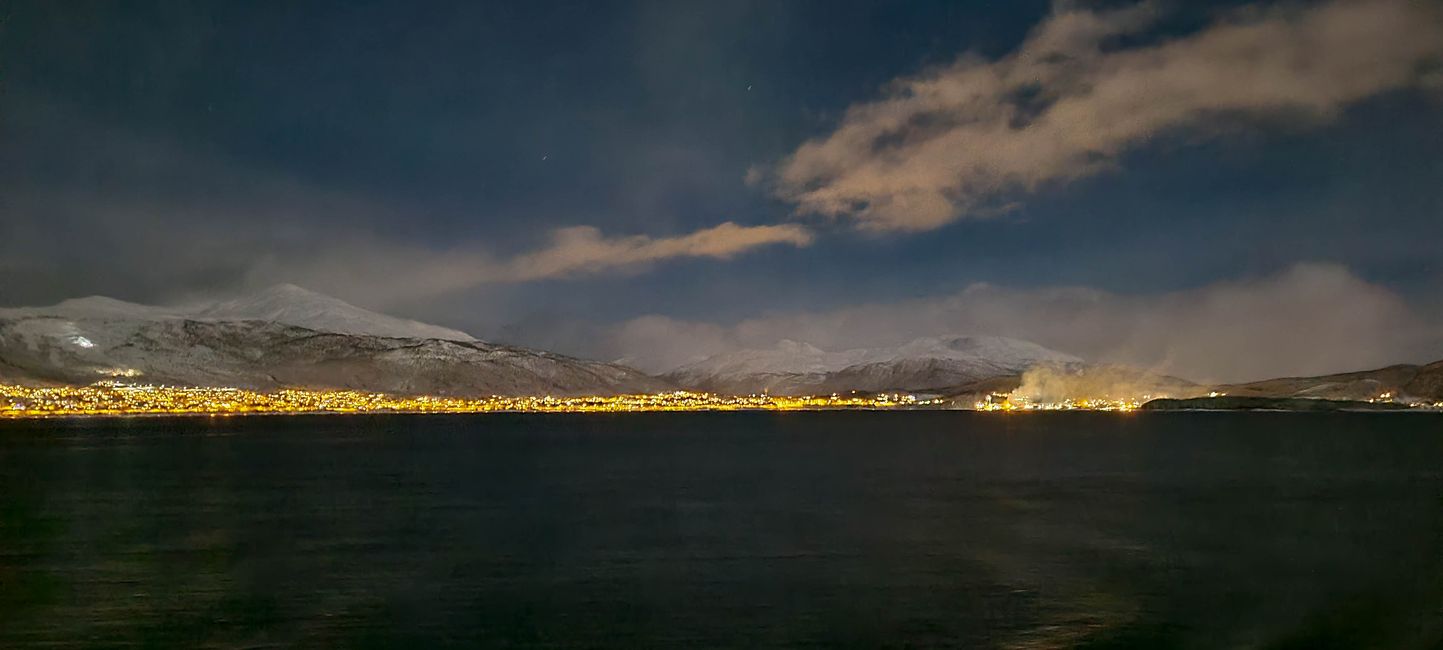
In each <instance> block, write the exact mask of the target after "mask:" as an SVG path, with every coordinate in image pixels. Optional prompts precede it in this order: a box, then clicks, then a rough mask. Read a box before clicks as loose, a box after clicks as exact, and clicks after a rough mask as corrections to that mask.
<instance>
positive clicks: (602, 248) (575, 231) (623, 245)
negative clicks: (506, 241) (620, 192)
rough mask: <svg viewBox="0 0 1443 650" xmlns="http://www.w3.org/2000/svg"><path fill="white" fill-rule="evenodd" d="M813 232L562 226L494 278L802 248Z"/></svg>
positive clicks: (525, 277)
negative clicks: (629, 232)
mask: <svg viewBox="0 0 1443 650" xmlns="http://www.w3.org/2000/svg"><path fill="white" fill-rule="evenodd" d="M811 243H812V234H811V232H809V231H808V230H807V229H805V228H803V227H801V226H797V225H793V224H786V225H776V226H740V225H737V224H735V223H732V222H727V223H723V224H721V225H719V226H714V227H711V228H705V229H702V230H697V231H695V232H691V233H687V234H685V235H679V236H676V237H660V238H653V237H648V236H645V235H633V236H629V237H606V236H604V235H603V234H602V233H601V231H600V230H598V229H596V228H594V227H591V226H574V227H570V228H561V229H558V230H556V231H555V232H554V233H553V234H552V240H551V244H550V245H549V246H547V247H545V248H543V249H541V250H539V251H535V252H532V253H527V254H524V255H520V256H518V257H516V258H514V259H512V260H510V261H509V262H508V263H506V264H505V267H504V271H503V272H502V273H500V275H499V276H498V278H497V280H502V281H511V282H523V281H527V280H539V279H545V278H555V277H564V276H568V275H577V274H583V273H595V272H599V271H605V270H608V269H614V268H624V267H634V266H638V265H644V264H648V263H652V262H659V261H662V260H667V259H673V258H685V257H707V258H713V259H729V258H732V257H735V256H737V255H739V254H741V253H744V252H746V251H749V250H751V249H753V248H757V247H760V246H770V245H775V244H790V245H792V246H807V245H809V244H811Z"/></svg>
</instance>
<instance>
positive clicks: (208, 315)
mask: <svg viewBox="0 0 1443 650" xmlns="http://www.w3.org/2000/svg"><path fill="white" fill-rule="evenodd" d="M20 318H51V319H61V320H69V321H77V320H85V321H110V322H114V321H146V322H148V321H161V320H195V321H212V322H226V321H240V320H257V321H265V322H268V323H280V324H282V325H295V326H296V327H304V328H306V329H312V330H316V331H318V332H335V333H338V334H369V335H371V336H390V337H395V338H414V339H443V340H447V341H475V340H476V339H475V337H472V336H471V335H470V334H467V333H465V332H461V331H458V330H453V329H450V328H446V327H441V326H439V325H431V324H428V323H421V322H418V321H413V320H407V319H404V318H396V317H395V316H387V315H385V314H378V313H376V312H373V311H367V310H365V309H361V308H360V307H357V306H355V305H352V304H350V303H348V302H345V301H343V300H340V299H339V298H332V297H330V296H327V295H323V294H319V293H316V292H314V291H309V290H307V289H302V288H301V287H298V286H295V285H293V284H279V285H276V286H273V287H270V288H268V289H263V290H261V291H258V292H256V293H252V294H248V295H244V296H240V297H237V298H234V299H231V300H225V301H221V302H213V303H201V304H194V305H187V306H179V307H155V306H151V305H139V304H136V303H132V302H125V301H123V300H116V299H114V298H106V297H104V296H90V297H87V298H73V299H70V300H66V301H64V302H61V303H59V304H56V305H51V306H49V307H12V308H8V309H0V319H20Z"/></svg>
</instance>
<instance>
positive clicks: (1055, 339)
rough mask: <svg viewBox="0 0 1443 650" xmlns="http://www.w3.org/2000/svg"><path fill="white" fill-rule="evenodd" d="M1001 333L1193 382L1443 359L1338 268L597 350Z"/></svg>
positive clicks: (871, 308) (783, 324)
mask: <svg viewBox="0 0 1443 650" xmlns="http://www.w3.org/2000/svg"><path fill="white" fill-rule="evenodd" d="M958 334H992V335H1001V336H1009V337H1013V338H1019V339H1025V340H1029V341H1033V342H1036V343H1039V344H1042V345H1045V346H1047V347H1051V348H1054V349H1057V350H1061V351H1064V352H1069V353H1072V354H1076V355H1078V356H1081V357H1084V358H1087V359H1090V360H1094V361H1110V362H1117V363H1124V364H1129V365H1134V366H1139V367H1143V368H1147V369H1151V370H1155V371H1158V372H1162V373H1171V374H1176V375H1179V376H1182V377H1186V378H1189V379H1195V380H1200V381H1206V380H1247V379H1259V378H1264V377H1275V376H1281V375H1312V374H1319V373H1326V372H1338V371H1347V370H1359V369H1366V368H1370V367H1378V366H1383V365H1387V364H1390V363H1400V362H1420V361H1432V360H1435V359H1437V358H1439V357H1443V337H1440V334H1443V330H1440V328H1439V327H1438V326H1437V324H1436V323H1435V324H1429V323H1428V322H1427V321H1426V319H1424V318H1422V317H1421V316H1419V315H1418V314H1417V313H1415V312H1414V311H1413V310H1412V309H1411V308H1410V307H1409V306H1408V305H1407V304H1406V303H1405V301H1404V300H1403V299H1402V298H1401V297H1400V296H1399V295H1398V294H1396V293H1394V292H1393V291H1391V290H1389V289H1387V288H1385V287H1382V286H1379V285H1377V284H1372V283H1369V282H1367V281H1364V280H1362V279H1360V278H1358V277H1357V276H1355V275H1353V274H1352V273H1351V272H1349V271H1348V270H1347V269H1345V268H1343V267H1340V266H1335V265H1329V264H1299V265H1297V266H1294V267H1292V268H1290V269H1287V270H1286V271H1284V272H1281V273H1279V274H1276V275H1273V276H1269V277H1263V278H1256V279H1250V280H1242V281H1228V282H1220V283H1216V284H1212V285H1207V286H1203V287H1199V288H1196V289H1190V290H1185V291H1178V292H1171V293H1163V294H1142V295H1127V294H1118V293H1112V292H1107V291H1100V290H1096V289H1089V288H1081V287H1044V288H1035V289H1019V288H1010V287H1001V286H995V285H989V284H974V285H971V286H968V287H966V288H965V289H963V290H962V291H959V292H957V293H954V294H950V295H942V296H936V297H930V298H919V299H914V300H907V301H900V302H891V303H872V304H864V305H858V306H853V307H847V308H843V309H837V310H833V311H825V312H793V313H777V314H770V315H766V316H761V317H757V318H752V319H749V320H745V321H742V322H739V323H736V324H734V325H730V326H725V327H723V326H718V325H713V324H706V323H695V322H686V321H678V320H674V319H670V318H666V317H662V316H647V317H643V318H637V319H634V320H631V321H628V322H626V323H623V324H621V325H620V326H618V327H616V328H615V329H614V330H613V331H612V332H611V333H610V335H609V337H606V338H604V339H602V340H604V344H605V345H608V346H610V348H609V349H604V350H592V351H589V352H590V353H592V354H594V355H597V356H601V357H604V358H625V359H627V360H628V361H629V362H631V363H634V364H636V365H637V366H638V367H641V368H643V369H646V370H652V371H663V370H668V369H671V368H674V367H676V366H679V365H683V364H685V363H689V362H691V361H695V360H697V357H698V356H702V357H704V356H709V355H711V354H716V353H718V352H723V351H727V350H734V349H739V348H762V347H772V346H774V345H776V343H777V342H778V341H780V340H783V339H796V340H801V341H806V342H808V343H811V344H814V345H817V346H819V347H822V348H824V349H846V348H853V347H866V346H880V345H896V344H899V343H903V342H905V341H908V340H910V339H913V338H917V337H922V336H943V335H958Z"/></svg>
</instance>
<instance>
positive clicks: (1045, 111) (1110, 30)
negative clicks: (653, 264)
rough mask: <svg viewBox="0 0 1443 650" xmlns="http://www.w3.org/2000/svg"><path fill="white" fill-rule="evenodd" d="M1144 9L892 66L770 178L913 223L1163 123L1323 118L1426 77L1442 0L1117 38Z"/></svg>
mask: <svg viewBox="0 0 1443 650" xmlns="http://www.w3.org/2000/svg"><path fill="white" fill-rule="evenodd" d="M1155 14H1156V12H1155V11H1154V9H1153V7H1152V6H1151V5H1149V4H1142V5H1136V6H1132V7H1129V8H1126V9H1122V10H1116V11H1111V12H1094V11H1088V10H1084V9H1079V8H1076V7H1075V6H1073V5H1072V4H1071V3H1065V4H1059V5H1058V6H1057V8H1056V9H1055V10H1054V12H1053V13H1052V15H1051V16H1050V17H1048V18H1047V19H1046V20H1045V21H1044V22H1042V23H1041V24H1040V25H1038V26H1037V27H1036V28H1035V29H1034V30H1033V32H1032V33H1031V35H1030V36H1029V37H1028V38H1027V39H1026V40H1025V41H1024V42H1023V43H1022V45H1021V46H1020V47H1019V48H1018V49H1017V50H1016V51H1015V52H1013V53H1012V54H1010V55H1008V56H1005V57H1002V58H1000V59H997V60H991V61H989V60H984V59H982V58H979V57H977V56H975V55H968V56H964V57H962V58H961V59H960V60H959V61H957V62H955V63H953V64H951V65H949V66H946V67H942V68H939V69H935V70H931V71H927V72H923V73H921V74H919V75H917V76H914V77H909V78H902V79H898V80H896V81H894V82H893V83H892V84H891V86H890V89H889V90H888V91H887V93H886V94H885V96H884V97H882V98H881V99H878V100H876V101H872V102H868V103H864V104H859V105H854V106H852V107H851V108H849V109H848V110H847V112H846V114H845V116H844V117H843V118H842V120H841V123H840V124H839V125H838V126H837V128H836V129H835V130H834V131H832V132H831V133H829V134H827V135H825V136H823V137H820V138H816V139H813V140H810V141H808V142H806V143H804V144H802V145H801V146H800V147H799V148H798V149H797V150H796V151H795V152H793V153H792V154H791V155H790V156H789V157H787V158H786V159H784V160H783V161H781V162H780V164H779V165H778V167H777V169H775V170H774V178H773V179H772V182H773V184H774V189H775V192H776V194H777V195H778V196H779V197H780V198H782V199H784V200H786V201H789V202H791V203H793V204H795V206H796V210H797V211H798V212H799V213H802V214H819V215H824V216H829V217H837V218H846V219H850V220H853V221H854V222H855V223H856V224H857V225H858V226H859V227H861V228H864V229H871V230H900V231H920V230H929V229H932V228H936V227H939V226H941V225H944V224H946V223H948V222H951V221H953V220H956V219H958V218H962V217H969V216H970V217H982V216H985V215H986V213H987V209H988V208H989V206H990V205H991V204H992V203H994V202H1003V203H1005V202H1006V200H1007V197H1008V196H1009V195H1012V194H1016V193H1025V192H1031V191H1035V190H1037V189H1039V188H1040V187H1042V186H1045V185H1048V184H1055V183H1062V182H1066V181H1069V180H1072V179H1077V178H1080V177H1084V176H1088V175H1091V174H1095V173H1098V172H1099V171H1102V170H1105V169H1108V168H1110V167H1112V166H1114V165H1116V162H1117V159H1118V156H1119V155H1120V154H1122V153H1123V152H1125V151H1127V150H1128V149H1130V148H1134V147H1137V146H1139V145H1142V144H1144V143H1146V142H1147V141H1148V140H1149V139H1151V138H1154V137H1156V136H1159V135H1164V134H1167V133H1170V132H1172V131H1175V130H1178V129H1191V130H1193V131H1195V132H1196V133H1197V134H1198V135H1208V134H1210V133H1214V132H1216V131H1218V130H1219V129H1220V128H1221V127H1223V126H1226V125H1237V124H1238V123H1240V121H1241V120H1240V119H1239V118H1248V119H1260V118H1274V119H1287V120H1288V122H1287V123H1288V124H1290V125H1293V126H1297V125H1304V124H1319V123H1324V122H1327V121H1328V120H1331V119H1333V118H1334V117H1336V116H1337V115H1338V113H1339V112H1340V111H1341V110H1342V109H1344V108H1345V107H1347V106H1348V105H1349V104H1352V103H1354V102H1357V101H1360V100H1363V99H1366V98H1368V97H1370V96H1374V95H1377V94H1379V93H1383V92H1386V91H1390V90H1394V89H1399V88H1404V87H1409V86H1412V85H1414V84H1415V83H1427V82H1428V80H1427V79H1426V77H1427V76H1428V75H1429V74H1432V75H1436V74H1437V65H1438V63H1439V61H1440V59H1443V5H1439V4H1437V3H1432V2H1418V1H1415V0H1335V1H1333V2H1328V3H1323V4H1313V5H1307V6H1295V5H1288V6H1283V7H1278V8H1271V9H1256V8H1254V9H1249V10H1247V11H1241V12H1234V13H1232V14H1229V15H1228V16H1227V17H1226V18H1225V19H1223V20H1221V21H1220V22H1217V23H1215V24H1213V25H1211V26H1210V27H1207V28H1205V29H1203V30H1201V31H1198V32H1195V33H1193V34H1190V35H1187V36H1183V37H1180V38H1176V39H1172V40H1164V41H1161V42H1153V43H1149V44H1143V45H1136V46H1132V47H1118V46H1117V43H1118V42H1119V40H1120V39H1121V38H1122V37H1129V36H1132V37H1137V36H1140V35H1142V32H1144V31H1145V30H1146V29H1147V28H1149V27H1150V26H1151V25H1152V24H1153V20H1154V18H1155ZM1430 68H1431V69H1432V72H1431V73H1430V72H1429V71H1430ZM748 178H749V180H751V181H755V180H756V174H755V173H749V175H748Z"/></svg>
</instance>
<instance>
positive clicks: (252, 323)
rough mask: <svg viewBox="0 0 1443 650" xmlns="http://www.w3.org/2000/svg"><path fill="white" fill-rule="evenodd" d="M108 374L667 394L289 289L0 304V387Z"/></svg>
mask: <svg viewBox="0 0 1443 650" xmlns="http://www.w3.org/2000/svg"><path fill="white" fill-rule="evenodd" d="M109 378H123V379H124V380H125V381H133V382H144V383H163V384H179V385H198V386H235V387H244V388H262V389H265V388H277V387H287V386H289V387H309V388H352V389H360V390H371V391H380V392H391V393H404V394H434V395H520V394H527V395H538V394H614V393H628V392H650V391H657V390H664V389H667V388H669V385H667V384H665V383H664V382H662V381H660V380H657V379H655V378H652V377H649V376H647V375H645V374H643V373H641V372H640V371H637V370H634V369H631V368H627V367H625V366H619V365H615V364H607V363H599V362H594V361H586V360H583V359H576V358H572V357H567V356H563V355H558V354H552V353H549V352H543V351H538V350H530V349H526V348H517V347H510V346H502V345H493V344H489V343H485V342H481V341H477V340H476V339H474V338H472V337H471V336H470V335H467V334H465V333H464V332H459V331H456V330H452V329H447V328H444V327H439V326H435V325H428V324H426V323H419V322H415V321H409V320H404V319H400V318H395V317H392V316H387V315H384V314H378V313H375V312H370V311H367V310H364V309H361V308H359V307H355V306H353V305H350V304H347V303H345V302H343V301H341V300H337V299H335V298H331V297H329V296H324V295H321V294H317V293H314V292H310V291H306V290H304V289H301V288H299V287H295V286H291V285H281V286H278V287H273V288H270V289H267V290H264V291H261V292H259V293H256V294H253V295H249V296H242V297H240V298H237V299H234V300H228V301H224V302H219V303H210V304H202V305H190V306H185V307H153V306H149V305H138V304H134V303H128V302H123V301H119V300H113V299H110V298H104V297H90V298H81V299H76V300H67V301H65V302H62V303H60V304H57V305H53V306H50V307H23V308H11V309H0V381H10V382H27V383H28V382H46V383H65V384H89V383H92V382H94V381H97V380H102V379H109Z"/></svg>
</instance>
